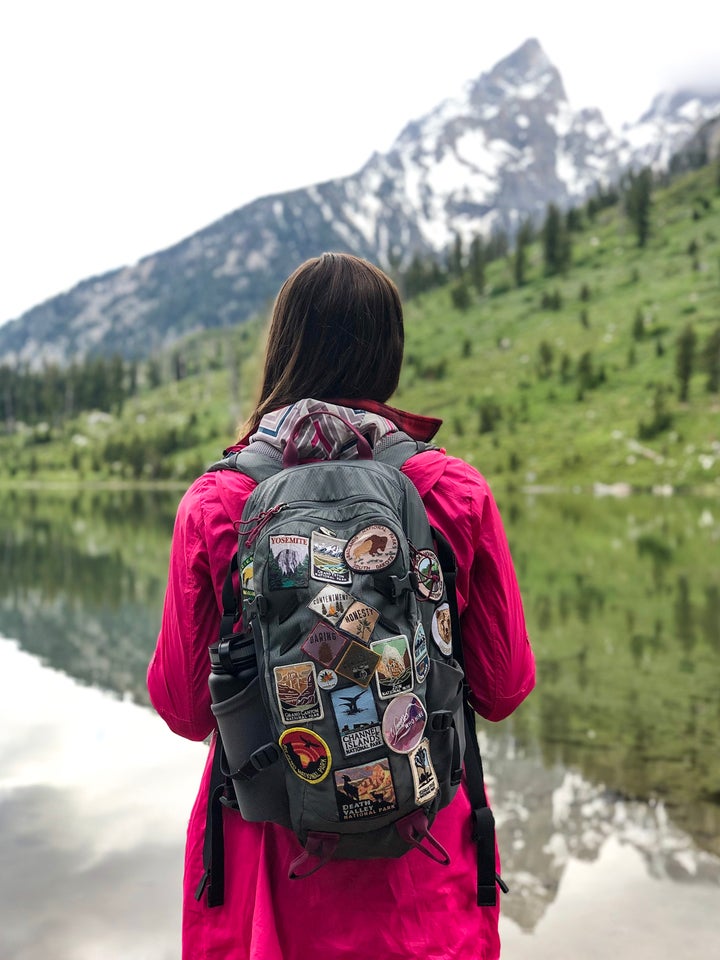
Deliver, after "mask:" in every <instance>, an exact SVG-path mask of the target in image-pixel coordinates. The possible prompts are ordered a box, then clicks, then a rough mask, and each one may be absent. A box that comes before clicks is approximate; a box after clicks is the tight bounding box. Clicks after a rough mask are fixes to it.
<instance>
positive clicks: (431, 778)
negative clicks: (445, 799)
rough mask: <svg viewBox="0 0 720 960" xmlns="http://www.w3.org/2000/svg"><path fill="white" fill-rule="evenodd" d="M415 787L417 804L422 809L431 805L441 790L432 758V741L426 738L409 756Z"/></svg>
mask: <svg viewBox="0 0 720 960" xmlns="http://www.w3.org/2000/svg"><path fill="white" fill-rule="evenodd" d="M408 760H409V761H410V769H411V770H412V775H413V783H414V785H415V803H416V804H417V805H418V806H419V807H421V806H422V805H423V804H425V803H429V802H430V801H431V800H432V799H433V797H435V796H436V795H437V792H438V790H439V789H440V784H439V783H438V778H437V774H436V773H435V768H434V767H433V765H432V760H431V758H430V741H429V740H428V739H427V738H426V739H424V740H421V741H420V743H419V744H418V745H417V746H416V747H415V749H414V750H411V751H410V753H409V755H408Z"/></svg>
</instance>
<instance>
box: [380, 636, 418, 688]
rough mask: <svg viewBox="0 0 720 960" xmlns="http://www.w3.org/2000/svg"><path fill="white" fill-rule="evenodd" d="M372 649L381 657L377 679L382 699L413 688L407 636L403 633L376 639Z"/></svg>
mask: <svg viewBox="0 0 720 960" xmlns="http://www.w3.org/2000/svg"><path fill="white" fill-rule="evenodd" d="M370 649H371V650H373V651H374V652H375V653H377V654H378V655H379V657H380V662H379V663H378V665H377V670H376V671H375V679H376V681H377V688H378V696H379V697H380V699H381V700H390V699H391V698H392V697H396V696H397V695H398V694H399V693H407V692H408V691H409V690H412V688H413V671H412V661H411V659H410V644H409V643H408V639H407V637H405V636H403V635H402V634H401V635H400V636H397V637H388V638H387V640H375V641H374V643H371V644H370Z"/></svg>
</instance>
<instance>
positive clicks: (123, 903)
mask: <svg viewBox="0 0 720 960" xmlns="http://www.w3.org/2000/svg"><path fill="white" fill-rule="evenodd" d="M177 499H178V496H177V495H176V494H155V495H148V494H138V493H135V494H129V493H115V494H112V495H107V494H102V495H101V494H93V495H90V494H84V495H76V496H72V497H67V496H65V497H64V496H61V495H60V494H52V493H48V492H44V493H43V495H42V497H38V496H25V495H21V494H16V495H9V494H0V633H2V634H5V635H6V636H12V637H15V638H17V640H18V641H19V646H20V649H18V647H17V645H15V644H12V643H10V642H9V641H0V683H2V700H1V701H0V702H1V703H2V707H0V709H2V711H3V715H4V720H5V722H4V723H3V724H1V725H0V777H1V778H2V780H1V783H2V792H1V793H0V821H1V823H0V825H1V826H2V834H1V836H2V840H1V841H0V843H1V844H2V849H1V850H0V856H1V857H2V862H3V864H4V865H6V866H5V869H4V871H3V872H2V877H3V879H2V895H3V900H2V901H1V902H2V903H3V906H2V908H0V909H1V910H2V922H1V923H0V931H2V932H1V933H0V941H1V942H2V949H0V955H2V956H3V958H5V957H8V958H15V957H17V958H18V960H20V958H22V960H35V957H40V956H43V957H44V956H48V955H51V956H53V957H57V958H59V960H64V958H65V957H68V958H70V957H72V958H73V960H75V958H78V957H80V956H103V957H115V956H117V957H123V958H124V960H125V958H133V957H137V958H146V957H147V958H151V957H152V958H153V960H156V958H157V960H164V958H165V957H168V958H169V957H176V956H177V955H178V949H177V937H178V925H179V907H180V876H181V860H182V843H183V839H184V828H185V822H186V819H187V814H188V812H189V809H190V805H191V802H192V798H193V796H194V792H195V789H196V785H197V781H198V778H199V767H200V766H201V764H202V760H203V758H204V747H202V745H198V744H189V743H185V742H184V741H182V740H179V739H178V738H175V737H173V736H172V735H171V734H169V732H168V731H167V730H166V728H165V727H164V725H163V724H162V722H161V721H159V720H158V718H157V717H155V716H154V715H153V714H152V713H151V711H149V710H147V709H145V708H144V707H142V706H138V705H137V704H143V703H146V694H145V671H146V666H147V661H148V658H149V656H150V653H151V650H152V647H153V644H154V639H155V634H156V631H157V625H158V622H159V615H160V606H161V603H162V595H163V590H164V585H165V571H166V565H167V553H168V545H169V537H170V531H171V528H172V519H173V515H174V510H175V504H176V502H177ZM501 507H502V508H503V512H504V515H505V517H506V522H507V525H508V532H509V536H510V540H511V545H512V547H513V553H514V556H515V559H516V563H517V566H518V571H519V576H520V580H521V584H522V587H523V593H524V597H525V603H526V609H527V615H528V624H529V628H530V632H531V635H532V636H533V638H534V643H535V648H536V651H537V658H538V670H539V684H538V689H537V691H536V693H535V694H534V695H533V696H532V697H531V698H530V699H529V700H528V701H527V703H526V704H524V705H523V706H522V707H521V709H520V710H519V711H518V712H517V714H515V715H514V716H513V717H512V718H511V719H510V720H509V721H508V722H506V723H505V724H503V725H501V726H500V727H493V726H492V725H488V724H482V725H481V735H482V738H483V744H484V753H485V755H486V767H487V770H488V773H489V777H488V779H489V783H490V789H491V793H492V796H493V799H494V806H495V810H496V816H497V819H498V825H499V834H500V841H501V847H502V849H503V851H504V861H505V868H504V873H505V875H506V879H508V880H509V881H510V883H511V886H512V888H513V890H512V894H511V896H510V897H508V898H506V900H505V903H504V915H505V918H506V919H505V921H504V923H505V928H506V934H507V938H508V941H509V942H510V943H512V944H513V948H512V953H511V955H514V956H516V957H522V956H525V955H532V956H533V957H535V958H536V960H537V958H538V957H539V958H542V957H544V956H548V957H549V956H551V955H552V956H553V957H557V956H569V955H576V954H577V955H583V956H586V957H592V956H595V955H597V956H607V955H609V953H610V952H612V953H614V954H615V955H616V956H617V957H620V956H622V955H623V954H622V953H621V952H619V951H620V947H619V945H615V946H614V947H613V950H612V951H607V952H603V953H593V952H592V949H584V948H582V949H581V948H580V946H578V948H577V950H568V949H563V948H562V939H561V937H560V935H559V934H558V933H557V930H558V929H559V927H558V925H560V928H562V923H561V921H559V920H556V919H555V918H556V917H558V916H559V915H560V916H562V917H564V924H565V932H566V933H568V932H569V931H570V927H572V924H573V923H576V924H579V926H577V931H576V932H577V936H578V941H577V942H578V944H580V943H581V942H582V935H583V929H582V924H581V923H579V918H581V917H582V918H584V919H583V923H590V922H591V919H590V918H589V917H588V916H586V915H585V908H584V907H583V904H582V902H581V900H580V899H578V896H579V895H578V891H584V892H585V895H586V896H587V897H599V898H601V899H602V898H603V897H605V898H606V900H607V903H608V905H609V906H610V905H611V909H612V910H613V911H615V912H620V913H622V911H623V909H629V905H630V904H631V903H635V909H636V911H641V912H642V911H644V913H643V917H644V919H645V920H646V921H647V920H648V919H649V918H650V916H651V913H652V906H651V903H655V900H654V899H653V900H651V898H650V896H649V890H650V888H651V886H652V885H655V886H654V887H653V889H655V894H654V896H657V897H659V898H660V900H661V901H662V902H665V903H667V902H668V901H670V900H672V901H673V902H675V903H682V904H683V909H684V910H685V911H686V913H687V916H692V917H696V913H697V909H698V907H697V905H698V904H700V903H706V902H708V898H711V900H712V902H713V903H715V904H717V905H719V906H720V871H719V869H718V863H719V861H718V855H720V839H719V838H720V750H719V749H718V748H719V747H720V698H719V697H718V695H717V691H718V688H719V687H720V568H719V567H718V565H717V564H716V563H712V562H709V558H710V557H713V556H717V548H718V541H719V540H720V504H717V503H707V502H701V501H698V500H672V501H658V500H653V499H651V498H647V499H645V500H643V499H638V500H632V501H623V502H613V501H608V500H602V501H597V500H591V499H589V498H582V497H570V498H540V499H538V500H535V501H533V500H527V501H516V502H514V503H513V504H510V503H508V504H502V503H501ZM29 654H33V656H29ZM51 668H55V669H51ZM58 671H61V672H58ZM77 681H79V682H80V683H78V682H77ZM80 684H82V685H80ZM103 691H105V692H103ZM107 691H111V692H114V695H108V693H107ZM160 798H161V799H160ZM590 865H592V869H591V867H590ZM588 871H589V872H588ZM692 891H694V892H692ZM633 898H635V899H633ZM628 916H629V914H628ZM129 917H132V921H131V922H129V921H128V918H129ZM673 917H674V915H673V912H672V910H670V911H666V912H665V913H663V915H662V916H661V917H655V918H654V920H653V922H655V923H656V924H659V925H660V928H662V929H663V930H664V931H666V932H667V935H668V936H669V937H671V938H672V935H671V933H670V931H669V928H668V927H667V924H671V925H673V929H674V923H675V921H674V919H673ZM159 918H162V920H161V921H160V920H159ZM628 922H629V921H628ZM710 923H711V921H710V918H709V916H708V917H706V919H705V921H704V922H703V921H702V919H701V918H697V919H696V922H695V927H694V929H693V936H695V937H696V938H697V937H699V936H700V935H701V933H702V932H703V931H704V932H705V933H707V934H708V935H709V931H710ZM568 924H569V926H568ZM663 925H665V926H663ZM530 933H532V940H531V943H532V945H533V951H535V952H533V951H530V952H529V953H527V954H526V953H523V949H524V945H526V939H527V936H528V934H530ZM664 935H665V934H663V936H664ZM554 937H556V938H557V939H555V940H554V939H553V938H554ZM631 941H632V942H633V943H634V948H635V951H636V952H635V953H634V954H633V953H628V954H627V955H628V956H635V957H640V956H644V955H645V954H644V953H643V952H642V945H641V944H639V943H638V942H637V940H634V941H633V940H632V938H628V943H630V942H631ZM699 942H700V941H699V940H698V943H699ZM703 942H704V941H703ZM553 943H554V944H555V947H554V948H553V949H551V947H550V946H549V945H550V944H553ZM31 944H32V946H30V945H31ZM657 944H658V941H657V939H656V940H655V948H656V952H655V954H654V955H657ZM168 945H170V946H168ZM544 945H546V946H547V949H546V946H544ZM606 945H607V944H606ZM698 949H699V948H698ZM660 953H661V954H662V953H663V950H660ZM683 955H684V956H691V954H690V953H688V952H684V954H683ZM705 955H707V950H704V951H700V952H698V953H697V956H698V957H699V956H705ZM648 956H649V954H648Z"/></svg>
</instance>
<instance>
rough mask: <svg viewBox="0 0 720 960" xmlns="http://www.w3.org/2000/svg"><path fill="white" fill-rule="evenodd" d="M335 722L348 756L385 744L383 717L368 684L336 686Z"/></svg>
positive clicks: (333, 694)
mask: <svg viewBox="0 0 720 960" xmlns="http://www.w3.org/2000/svg"><path fill="white" fill-rule="evenodd" d="M330 696H331V698H332V705H333V711H334V713H335V722H336V723H337V727H338V733H339V734H340V743H341V744H342V748H343V753H344V754H345V756H346V757H352V756H354V755H355V754H356V753H364V752H365V751H366V750H374V749H376V747H382V745H383V738H382V732H381V730H380V718H379V717H378V712H377V707H376V706H375V699H374V697H373V695H372V691H371V690H369V689H368V688H367V687H358V686H357V685H356V686H352V687H342V689H340V690H333V692H332V693H331V694H330Z"/></svg>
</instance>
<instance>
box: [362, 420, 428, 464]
mask: <svg viewBox="0 0 720 960" xmlns="http://www.w3.org/2000/svg"><path fill="white" fill-rule="evenodd" d="M439 449H440V448H439V447H437V446H435V444H434V443H424V442H423V441H422V440H413V438H412V437H410V436H408V434H407V433H403V431H402V430H396V431H394V432H393V433H388V434H386V435H385V436H384V437H381V438H380V440H378V442H377V443H376V444H375V448H374V450H373V458H374V459H375V460H380V461H381V463H389V464H390V465H391V466H393V467H397V468H398V470H400V468H401V467H402V466H403V464H404V463H405V462H406V461H407V460H409V459H410V457H414V456H415V455H416V454H418V453H424V452H425V450H439Z"/></svg>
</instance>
